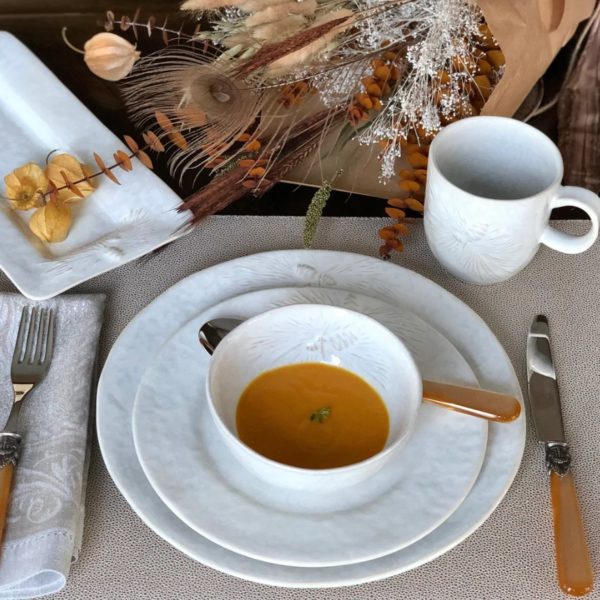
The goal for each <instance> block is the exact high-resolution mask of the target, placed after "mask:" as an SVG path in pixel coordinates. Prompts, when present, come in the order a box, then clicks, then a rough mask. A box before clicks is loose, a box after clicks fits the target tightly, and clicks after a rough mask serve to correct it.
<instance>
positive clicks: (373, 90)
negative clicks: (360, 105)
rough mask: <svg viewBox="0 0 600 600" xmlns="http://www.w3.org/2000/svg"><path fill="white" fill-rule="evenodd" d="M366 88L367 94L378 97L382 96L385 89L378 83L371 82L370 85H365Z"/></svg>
mask: <svg viewBox="0 0 600 600" xmlns="http://www.w3.org/2000/svg"><path fill="white" fill-rule="evenodd" d="M365 89H366V90H367V94H369V96H376V97H377V98H381V96H382V94H383V91H382V90H381V88H380V87H379V85H378V84H377V83H370V84H369V85H367V86H365Z"/></svg>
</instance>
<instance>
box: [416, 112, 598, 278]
mask: <svg viewBox="0 0 600 600" xmlns="http://www.w3.org/2000/svg"><path fill="white" fill-rule="evenodd" d="M562 176H563V162H562V158H561V156H560V152H559V151H558V148H557V147H556V146H555V145H554V144H553V143H552V141H551V140H550V139H549V138H548V137H546V136H545V135H544V134H543V133H541V132H540V131H538V130H537V129H535V128H534V127H531V126H530V125H526V124H525V123H522V122H520V121H516V120H514V119H507V118H504V117H472V118H469V119H463V120H461V121H457V122H456V123H453V124H452V125H449V126H448V127H445V128H444V129H443V130H442V131H441V132H440V133H439V134H438V135H437V136H436V138H435V139H434V141H433V143H432V144H431V148H430V150H429V164H428V168H427V194H426V200H425V233H426V235H427V241H428V242H429V246H430V247H431V250H432V251H433V253H434V255H435V256H436V258H437V259H438V260H439V261H440V263H442V265H443V266H444V267H445V268H446V269H447V270H448V271H450V273H452V274H453V275H455V276H456V277H458V278H459V279H462V280H463V281H467V282H469V283H477V284H489V283H496V282H499V281H504V280H506V279H508V278H509V277H512V276H513V275H515V274H516V273H518V272H519V271H520V270H521V269H523V268H524V267H525V266H526V265H527V264H528V263H529V262H530V261H531V259H532V258H533V257H534V256H535V254H536V252H537V250H538V248H539V246H540V244H545V245H546V246H548V247H550V248H553V249H554V250H558V251H559V252H566V253H568V254H577V253H579V252H584V251H585V250H587V249H588V248H589V247H590V246H591V245H592V244H593V243H594V242H595V241H596V238H597V237H598V219H599V215H600V200H599V199H598V196H596V194H594V193H592V192H590V191H588V190H585V189H583V188H579V187H571V186H567V187H563V186H561V185H560V182H561V180H562ZM561 206H576V207H577V208H581V209H582V210H584V211H585V212H586V213H587V214H588V215H589V217H590V221H591V228H590V230H589V231H588V232H587V233H586V234H584V235H582V236H573V235H569V234H566V233H563V232H561V231H558V230H556V229H554V228H553V227H552V226H551V225H550V224H549V219H550V213H551V211H552V209H553V208H559V207H561Z"/></svg>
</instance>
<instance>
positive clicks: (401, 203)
mask: <svg viewBox="0 0 600 600" xmlns="http://www.w3.org/2000/svg"><path fill="white" fill-rule="evenodd" d="M387 203H388V204H389V205H390V206H395V207H396V208H407V204H406V201H405V200H404V198H388V201H387Z"/></svg>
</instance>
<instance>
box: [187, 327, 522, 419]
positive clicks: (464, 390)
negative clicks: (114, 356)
mask: <svg viewBox="0 0 600 600" xmlns="http://www.w3.org/2000/svg"><path fill="white" fill-rule="evenodd" d="M241 323H243V321H242V320H241V319H229V318H222V319H212V320H211V321H207V322H206V323H204V325H202V327H200V331H199V332H198V339H199V340H200V343H201V344H202V346H204V348H205V349H206V351H207V352H208V353H209V354H212V353H213V352H214V350H215V348H216V347H217V346H218V345H219V343H220V342H221V340H222V339H223V338H224V337H225V336H226V335H227V334H228V333H229V332H230V331H231V330H233V329H235V328H236V327H237V326H238V325H240V324H241ZM423 400H424V401H425V402H429V403H432V404H437V405H438V406H443V407H444V408H449V409H451V410H455V411H457V412H461V413H464V414H466V415H471V416H473V417H480V418H482V419H488V420H489V421H496V422H498V423H508V422H510V421H514V420H515V419H516V418H517V417H518V416H519V415H520V414H521V404H520V403H519V401H518V400H517V399H516V398H515V397H514V396H510V395H508V394H500V393H498V392H491V391H489V390H482V389H480V388H471V387H464V386H459V385H450V384H447V383H437V382H435V381H427V380H425V379H424V380H423Z"/></svg>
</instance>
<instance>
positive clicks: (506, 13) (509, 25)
mask: <svg viewBox="0 0 600 600" xmlns="http://www.w3.org/2000/svg"><path fill="white" fill-rule="evenodd" d="M477 3H478V4H479V6H480V7H481V10H482V11H483V14H484V16H485V19H486V21H487V23H488V25H489V28H490V30H491V31H492V33H493V35H494V37H495V38H496V40H498V44H499V45H500V48H501V49H502V51H503V52H504V56H505V58H506V67H505V71H504V75H503V76H502V79H501V80H500V82H499V83H498V85H497V86H496V87H495V88H494V91H493V92H492V95H491V96H490V97H489V99H488V101H487V102H486V103H485V106H484V107H483V110H482V113H481V114H484V115H501V116H506V117H510V116H512V115H513V114H514V113H515V111H516V110H517V109H518V108H519V106H520V104H521V102H523V100H525V97H526V96H527V94H528V93H529V91H530V90H531V88H532V87H533V85H534V84H535V82H536V81H537V80H538V79H539V78H540V77H541V76H542V75H543V74H544V72H545V71H546V69H547V68H548V66H549V65H550V63H551V62H552V60H553V59H554V57H555V56H556V55H557V54H558V51H559V50H560V49H561V48H562V47H563V46H564V45H565V44H566V43H567V42H568V41H569V39H571V37H572V35H573V34H574V33H575V29H576V28H577V25H579V23H580V22H581V21H583V20H584V19H587V18H588V17H589V16H590V15H591V14H592V11H593V9H594V4H595V0H526V1H523V0H503V1H502V2H498V0H477Z"/></svg>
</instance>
